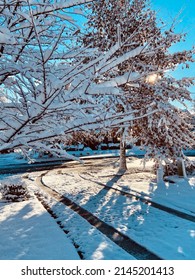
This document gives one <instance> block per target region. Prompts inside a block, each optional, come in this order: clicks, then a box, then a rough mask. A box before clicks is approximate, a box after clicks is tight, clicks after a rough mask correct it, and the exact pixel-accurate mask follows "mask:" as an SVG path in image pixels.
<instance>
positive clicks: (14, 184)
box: [0, 178, 30, 202]
mask: <svg viewBox="0 0 195 280" xmlns="http://www.w3.org/2000/svg"><path fill="white" fill-rule="evenodd" d="M0 192H1V194H2V199H5V200H7V201H10V202H19V201H24V200H27V199H29V197H30V195H29V192H28V190H27V188H26V185H25V183H24V182H23V181H22V180H20V179H19V178H15V179H6V180H4V181H3V182H1V183H0Z"/></svg>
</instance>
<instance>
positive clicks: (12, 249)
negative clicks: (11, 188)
mask: <svg viewBox="0 0 195 280" xmlns="http://www.w3.org/2000/svg"><path fill="white" fill-rule="evenodd" d="M0 259H1V260H10V259H11V260H16V259H17V260H25V259H26V260H29V259H30V260H38V259H40V260H45V259H46V260H63V259H66V260H67V259H72V260H77V259H79V256H78V254H77V251H76V249H75V248H74V246H73V245H72V244H71V243H70V241H69V240H68V239H67V237H66V235H65V234H64V232H63V231H62V230H61V229H60V228H59V227H58V225H57V224H56V223H55V221H54V220H53V219H52V218H51V217H50V215H49V213H48V212H47V211H46V210H45V209H44V208H43V206H42V205H41V203H40V202H39V201H38V200H37V199H36V198H35V196H34V195H33V194H32V193H31V198H30V199H29V200H28V201H23V202H12V203H11V202H9V203H6V202H1V201H0Z"/></svg>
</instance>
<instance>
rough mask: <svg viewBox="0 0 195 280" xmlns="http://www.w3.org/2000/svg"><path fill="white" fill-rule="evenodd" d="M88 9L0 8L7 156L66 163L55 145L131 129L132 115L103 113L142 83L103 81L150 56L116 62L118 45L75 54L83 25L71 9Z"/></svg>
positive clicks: (0, 104) (0, 138)
mask: <svg viewBox="0 0 195 280" xmlns="http://www.w3.org/2000/svg"><path fill="white" fill-rule="evenodd" d="M84 2H89V1H81V0H80V1H65V2H64V3H61V4H59V3H58V1H39V3H38V2H36V1H30V0H28V1H26V2H24V1H19V0H18V1H14V2H12V3H11V4H10V2H9V1H1V2H0V8H1V14H2V18H3V20H2V21H1V22H0V24H1V25H0V32H1V33H2V34H4V37H3V38H5V40H1V46H0V56H1V64H0V83H1V96H2V97H1V99H0V110H1V116H0V150H1V151H4V150H10V149H14V148H21V149H22V150H23V151H24V152H25V150H28V149H29V148H32V149H36V150H48V151H50V152H52V153H54V154H56V155H60V156H66V157H67V156H68V155H67V153H66V152H65V151H63V150H62V149H61V148H60V145H58V142H57V141H56V138H57V139H58V140H59V139H60V137H63V138H64V137H65V135H68V134H69V133H72V132H74V131H77V130H91V129H100V128H101V127H102V126H112V125H114V126H115V125H120V123H121V122H124V121H126V122H128V121H131V119H132V114H131V108H129V112H128V115H127V112H126V114H125V115H124V114H121V113H119V114H118V115H117V116H116V115H115V111H112V110H108V108H104V107H105V99H106V98H107V96H113V95H115V96H120V95H121V90H118V85H122V84H126V83H127V82H129V83H132V85H133V84H136V83H137V80H138V79H139V78H140V77H139V76H138V77H137V76H136V75H134V73H131V74H129V73H123V75H120V74H119V75H117V76H115V77H113V78H112V79H110V78H108V79H105V76H106V75H105V73H106V72H107V71H108V70H109V69H110V70H111V69H114V68H115V67H117V65H118V64H121V63H123V62H124V61H126V60H128V59H129V58H130V57H131V58H133V57H135V56H137V55H138V54H140V53H141V52H142V53H144V52H147V48H145V49H144V50H143V48H142V47H141V48H139V47H138V48H135V49H134V50H131V51H130V52H126V53H123V54H121V56H118V55H117V57H116V59H115V54H116V53H117V52H118V51H119V50H120V48H121V46H120V45H119V44H118V43H117V44H116V45H115V46H114V48H111V49H110V50H107V52H106V53H105V52H103V51H101V50H98V49H97V48H90V46H85V47H80V46H77V45H76V44H75V43H74V42H76V40H75V39H76V37H75V36H76V35H75V32H76V31H77V30H78V25H77V24H76V23H75V22H74V20H73V19H71V17H70V16H67V14H68V11H69V10H68V9H67V8H70V7H72V6H74V5H76V4H82V3H84ZM46 4H48V5H46ZM86 57H90V60H89V61H88V62H86V61H85V58H86ZM99 81H101V83H100V82H99ZM109 81H110V83H109ZM103 109H105V110H103ZM146 114H147V112H146Z"/></svg>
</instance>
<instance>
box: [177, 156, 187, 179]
mask: <svg viewBox="0 0 195 280" xmlns="http://www.w3.org/2000/svg"><path fill="white" fill-rule="evenodd" d="M177 174H178V176H179V177H184V178H187V175H186V168H185V163H184V160H183V158H178V160H177Z"/></svg>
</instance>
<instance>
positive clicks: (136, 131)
mask: <svg viewBox="0 0 195 280" xmlns="http://www.w3.org/2000/svg"><path fill="white" fill-rule="evenodd" d="M88 17H89V18H88V25H87V32H86V34H85V35H84V38H83V42H84V44H85V45H88V44H91V45H92V46H93V47H96V48H98V49H99V50H101V51H104V52H106V51H107V50H108V49H110V48H112V47H113V46H114V45H115V44H116V42H119V44H120V45H121V48H120V49H119V51H118V52H117V55H118V56H120V55H121V54H123V53H125V52H131V51H132V50H134V49H139V48H140V49H142V51H140V52H138V53H137V54H136V55H135V56H132V57H129V59H127V60H126V61H125V62H123V63H120V64H119V65H116V67H113V68H109V69H107V71H106V72H105V76H104V79H107V78H108V77H112V78H113V77H115V76H117V75H118V74H120V75H126V74H127V73H128V74H129V77H131V76H134V77H137V79H136V80H137V84H136V86H135V84H134V85H132V84H130V83H126V84H125V85H120V84H118V87H119V89H120V90H121V91H122V92H123V95H121V96H120V98H118V97H117V98H115V96H113V97H112V108H114V106H113V104H115V108H114V109H115V110H116V112H117V110H119V111H121V112H123V113H125V112H127V111H128V110H129V108H131V109H132V111H133V112H134V120H132V122H131V125H130V123H129V122H124V123H123V124H121V126H120V131H121V139H122V140H123V141H122V143H121V165H120V170H125V169H126V162H125V159H124V156H125V152H124V149H125V144H124V140H125V136H126V135H129V136H130V135H131V136H133V137H134V138H136V139H138V140H141V141H142V144H143V146H144V147H145V148H146V149H148V155H150V156H152V157H155V158H156V159H157V160H160V161H161V160H162V159H174V158H176V157H179V156H182V148H187V147H188V148H189V147H190V146H191V145H192V144H193V143H194V135H192V133H191V132H190V129H189V125H188V123H187V122H186V121H185V119H184V118H183V113H182V111H181V110H179V109H178V108H177V107H176V106H174V105H173V103H172V102H174V101H179V102H180V103H182V104H183V103H184V102H185V100H191V97H190V91H189V90H188V87H189V86H191V85H192V84H193V82H194V79H193V78H183V79H180V80H179V79H175V78H173V77H171V76H169V71H172V70H174V69H175V68H176V67H178V66H179V65H182V66H183V67H189V64H188V63H189V62H193V61H194V59H193V55H194V50H193V49H192V50H189V51H187V50H184V51H180V52H171V51H170V47H171V46H172V45H173V44H175V43H177V42H180V41H182V40H185V34H176V33H175V31H174V25H175V23H173V24H172V26H170V27H169V28H165V26H164V23H162V22H161V23H160V22H158V20H157V18H156V13H155V11H153V10H152V9H151V8H150V5H149V2H148V1H147V0H130V1H129V0H127V1H125V0H121V1H116V0H101V1H94V2H93V4H92V6H91V13H89V16H88ZM143 50H145V51H144V52H143ZM146 50H147V52H146ZM113 60H117V59H116V57H113ZM109 104H111V102H110V103H109V102H108V104H107V106H108V107H109ZM149 110H151V111H152V112H155V113H154V114H149V115H148V112H149ZM155 110H156V111H155ZM144 115H146V117H144V118H142V117H141V116H144Z"/></svg>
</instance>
